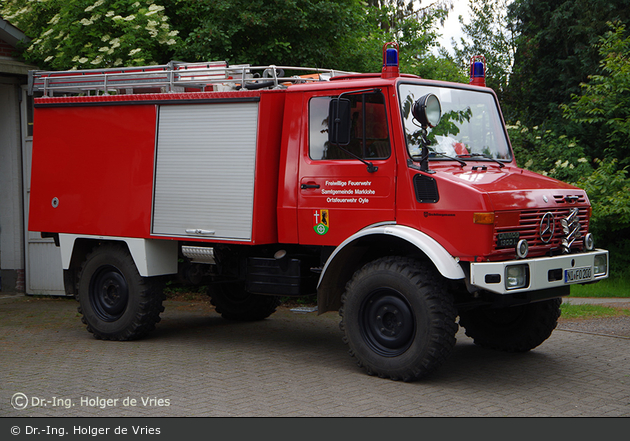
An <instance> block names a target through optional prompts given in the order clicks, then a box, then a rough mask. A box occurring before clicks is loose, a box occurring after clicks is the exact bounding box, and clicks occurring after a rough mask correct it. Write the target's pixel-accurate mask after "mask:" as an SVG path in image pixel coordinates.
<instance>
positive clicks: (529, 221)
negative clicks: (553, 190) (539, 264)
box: [492, 204, 589, 257]
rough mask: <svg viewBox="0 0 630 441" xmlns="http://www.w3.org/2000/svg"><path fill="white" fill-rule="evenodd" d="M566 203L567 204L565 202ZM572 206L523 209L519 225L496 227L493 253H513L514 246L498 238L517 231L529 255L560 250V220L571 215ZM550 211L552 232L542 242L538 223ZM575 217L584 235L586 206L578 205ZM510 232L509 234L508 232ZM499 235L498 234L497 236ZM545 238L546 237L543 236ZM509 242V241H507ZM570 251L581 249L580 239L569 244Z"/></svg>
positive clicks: (586, 227) (580, 232)
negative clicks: (552, 219)
mask: <svg viewBox="0 0 630 441" xmlns="http://www.w3.org/2000/svg"><path fill="white" fill-rule="evenodd" d="M567 205H568V204H567ZM572 210H573V207H569V206H567V207H566V208H555V209H540V210H524V211H522V212H521V213H520V218H519V225H518V226H513V227H505V228H496V229H495V231H494V240H493V249H492V251H493V254H495V255H496V254H499V255H505V256H508V255H514V253H515V250H514V246H513V245H512V244H511V243H510V245H503V244H504V243H506V241H505V240H501V241H499V238H502V239H504V238H505V237H506V236H507V237H515V236H516V235H515V234H514V233H518V240H520V239H525V240H527V243H528V245H529V254H528V255H529V256H530V257H535V256H540V255H544V254H547V253H549V252H552V253H560V252H562V239H563V238H564V232H563V228H562V224H561V221H562V219H566V218H568V217H569V216H570V215H571V212H572ZM547 213H551V214H552V215H553V218H554V232H553V236H551V237H550V238H548V239H549V241H548V243H545V242H543V240H542V239H541V237H540V223H541V221H542V220H543V216H545V214H547ZM577 218H578V220H579V235H580V236H582V237H583V236H585V235H586V233H587V232H588V222H589V220H588V208H587V207H579V208H578V213H577ZM509 233H511V234H509ZM499 235H500V236H499ZM545 239H547V238H545ZM508 243H509V241H508ZM570 248H571V252H576V251H578V250H581V249H582V241H581V240H575V241H574V242H573V244H572V245H571V247H570Z"/></svg>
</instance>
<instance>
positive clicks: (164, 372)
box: [0, 296, 630, 417]
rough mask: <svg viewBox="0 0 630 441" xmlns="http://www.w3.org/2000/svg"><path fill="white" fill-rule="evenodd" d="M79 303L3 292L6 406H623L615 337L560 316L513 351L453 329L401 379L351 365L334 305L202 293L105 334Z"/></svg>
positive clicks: (220, 411)
mask: <svg viewBox="0 0 630 441" xmlns="http://www.w3.org/2000/svg"><path fill="white" fill-rule="evenodd" d="M76 306H77V304H76V302H75V301H74V300H70V299H51V298H34V297H25V296H14V297H5V298H0V417H25V416H38V417H68V416H82V417H83V416H97V417H119V416H129V417H132V416H136V417H142V416H151V417H161V416H165V417H169V416H172V417H182V416H217V417H224V416H239V417H266V416H271V417H280V416H285V417H286V416H288V417H291V416H314V417H319V416H325V417H339V416H348V417H376V416H383V417H384V416H389V417H391V416H412V417H416V416H417V417H421V416H422V417H425V416H426V417H428V416H440V417H442V416H443V417H477V416H492V417H499V416H501V417H503V416H508V417H536V416H538V417H547V416H556V417H570V416H590V417H604V416H609V417H613V416H614V417H620V416H626V417H627V416H630V339H628V338H623V337H614V336H604V335H596V334H590V333H582V332H574V331H565V330H556V331H555V332H554V334H553V335H552V337H551V338H550V339H549V340H548V341H546V342H545V343H544V344H543V345H542V346H540V347H538V348H536V349H535V350H533V351H531V352H529V353H526V354H517V355H513V354H503V353H497V352H494V351H490V350H485V349H482V348H479V347H477V346H475V345H474V344H473V343H472V340H471V339H469V338H468V337H466V336H465V335H464V334H463V332H462V331H461V330H460V332H459V333H458V335H457V345H456V347H455V350H454V352H453V354H452V356H451V357H450V359H449V361H448V362H447V364H446V365H445V366H443V367H442V368H441V370H439V371H438V372H437V373H436V374H434V375H433V376H431V377H430V378H428V379H425V380H423V381H419V382H415V383H402V382H394V381H390V380H383V379H379V378H375V377H370V376H367V375H365V374H364V373H363V372H362V371H361V370H360V369H359V368H358V367H357V366H356V364H355V363H354V361H353V359H351V358H350V357H349V356H348V353H347V349H346V347H345V345H344V344H343V343H342V341H341V332H340V331H339V328H338V322H339V317H338V315H337V314H336V313H327V314H324V315H322V316H319V317H317V316H316V315H315V314H294V313H292V312H290V311H289V310H288V309H287V308H282V309H280V310H279V311H278V312H277V313H275V314H274V315H272V316H271V317H270V318H269V319H267V320H264V321H261V322H256V323H234V322H229V321H226V320H223V319H222V318H220V316H219V315H218V314H216V313H215V312H214V310H213V309H212V308H211V307H210V306H209V305H208V304H207V303H197V302H176V301H167V302H166V303H165V306H166V311H165V312H164V313H163V315H162V321H161V323H159V325H158V328H157V330H156V332H154V333H153V334H151V336H150V337H148V338H146V339H144V340H141V341H134V342H107V341H99V340H95V339H94V338H92V337H91V335H90V334H88V333H87V331H86V330H85V328H84V326H83V325H82V324H81V322H80V319H79V317H78V314H77V313H76ZM134 400H135V401H134ZM22 407H24V408H23V409H22Z"/></svg>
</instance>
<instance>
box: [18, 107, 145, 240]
mask: <svg viewBox="0 0 630 441" xmlns="http://www.w3.org/2000/svg"><path fill="white" fill-rule="evenodd" d="M155 115H156V109H155V105H135V106H94V107H75V106H69V107H54V108H48V107H44V108H37V107H36V108H35V114H34V135H33V139H34V141H33V163H32V173H31V176H32V182H31V198H30V212H29V213H30V215H29V230H31V231H48V232H56V233H74V234H90V235H108V236H126V237H148V236H149V226H150V222H151V199H152V189H153V163H154V150H155ZM53 198H57V199H58V201H59V204H58V206H57V207H56V208H55V207H53V203H52V201H53Z"/></svg>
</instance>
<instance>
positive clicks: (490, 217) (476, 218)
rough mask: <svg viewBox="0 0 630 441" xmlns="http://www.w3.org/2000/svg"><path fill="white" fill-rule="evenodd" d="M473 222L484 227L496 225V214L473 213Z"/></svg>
mask: <svg viewBox="0 0 630 441" xmlns="http://www.w3.org/2000/svg"><path fill="white" fill-rule="evenodd" d="M473 222H474V223H476V224H482V225H493V224H494V212H490V213H473Z"/></svg>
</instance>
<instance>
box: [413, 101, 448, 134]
mask: <svg viewBox="0 0 630 441" xmlns="http://www.w3.org/2000/svg"><path fill="white" fill-rule="evenodd" d="M411 113H412V114H413V117H414V118H415V119H416V120H417V121H418V122H419V123H420V125H422V127H424V128H427V127H432V128H433V127H435V126H437V125H438V124H439V123H440V119H441V118H442V105H441V104H440V100H439V99H438V97H437V96H435V95H434V94H432V93H428V94H426V95H424V96H422V97H420V98H418V99H417V100H416V102H415V103H413V108H412V109H411Z"/></svg>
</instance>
